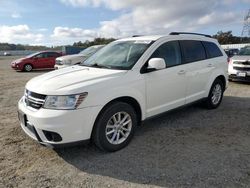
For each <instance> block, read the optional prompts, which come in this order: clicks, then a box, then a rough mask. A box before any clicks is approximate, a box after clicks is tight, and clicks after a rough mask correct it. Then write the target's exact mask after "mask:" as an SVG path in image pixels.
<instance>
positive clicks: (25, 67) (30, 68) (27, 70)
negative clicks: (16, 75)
mask: <svg viewBox="0 0 250 188" xmlns="http://www.w3.org/2000/svg"><path fill="white" fill-rule="evenodd" d="M32 69H33V67H32V65H31V64H25V65H24V66H23V70H24V71H25V72H30V71H32Z"/></svg>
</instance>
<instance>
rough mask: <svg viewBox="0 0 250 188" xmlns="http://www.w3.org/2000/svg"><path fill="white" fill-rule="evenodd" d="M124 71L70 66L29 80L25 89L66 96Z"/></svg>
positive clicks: (117, 75)
mask: <svg viewBox="0 0 250 188" xmlns="http://www.w3.org/2000/svg"><path fill="white" fill-rule="evenodd" d="M126 72H127V71H126V70H112V69H102V68H92V67H84V66H71V67H67V68H64V69H59V70H55V71H52V72H49V73H46V74H43V75H41V76H38V77H35V78H33V79H31V80H30V81H29V82H28V83H27V84H26V89H28V90H30V91H33V92H35V93H39V94H44V95H66V94H76V93H81V92H85V91H86V89H87V88H86V87H88V86H91V85H93V84H97V83H103V82H104V81H105V82H106V81H108V80H111V79H115V78H117V77H120V76H122V75H124V74H125V73H126Z"/></svg>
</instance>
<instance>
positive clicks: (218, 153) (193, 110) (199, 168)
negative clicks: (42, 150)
mask: <svg viewBox="0 0 250 188" xmlns="http://www.w3.org/2000/svg"><path fill="white" fill-rule="evenodd" d="M249 111H250V98H239V97H229V96H225V97H224V100H223V102H222V104H221V106H220V107H219V108H218V109H216V110H206V109H204V108H202V107H200V106H199V105H190V106H186V107H183V108H181V109H178V110H174V111H171V112H168V113H164V114H162V115H160V116H158V117H155V118H152V119H150V120H147V121H145V122H143V123H142V125H141V126H139V127H137V131H136V134H135V136H134V139H133V140H132V142H131V143H130V144H129V145H128V146H127V147H126V148H124V149H122V150H120V151H117V152H114V153H105V152H102V151H99V150H98V149H97V148H96V147H94V146H93V145H87V146H78V147H72V148H62V149H56V150H55V151H56V152H57V153H58V155H59V156H60V157H61V158H63V159H64V160H65V161H66V162H67V163H70V164H71V165H73V166H75V167H76V168H77V169H79V170H81V171H83V172H86V173H91V174H96V175H101V176H108V177H111V178H115V179H119V180H124V181H129V182H133V183H138V184H150V185H157V186H164V187H166V186H170V187H172V186H185V187H192V186H198V187H203V186H204V185H211V186H215V185H218V184H217V183H223V182H224V183H225V182H227V183H230V182H232V183H234V182H233V181H234V180H235V177H237V178H238V177H239V176H243V175H242V174H244V173H245V171H244V168H242V165H243V164H245V163H246V162H248V164H249V162H250V159H249V155H248V156H246V155H244V153H250V146H249V144H247V145H245V143H244V140H245V141H247V143H250V137H249V135H250V128H249V127H250V124H249V122H250V119H249ZM236 112H237V113H238V114H240V115H237V116H236V115H235V116H233V114H235V113H236ZM239 119H240V120H241V123H240V124H239ZM239 138H241V139H242V140H241V139H239ZM243 147H244V152H242V151H243V149H242V148H243ZM232 185H234V186H235V185H237V184H232Z"/></svg>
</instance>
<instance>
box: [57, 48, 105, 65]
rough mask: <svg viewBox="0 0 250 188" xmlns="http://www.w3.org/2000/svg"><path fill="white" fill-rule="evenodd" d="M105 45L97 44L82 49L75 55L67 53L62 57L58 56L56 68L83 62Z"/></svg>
mask: <svg viewBox="0 0 250 188" xmlns="http://www.w3.org/2000/svg"><path fill="white" fill-rule="evenodd" d="M103 46H104V45H95V46H91V47H88V48H86V49H85V50H83V51H81V52H80V53H79V54H75V55H66V56H62V57H58V58H56V64H55V69H60V68H65V67H68V66H72V65H76V64H80V63H82V62H83V61H84V60H86V59H87V58H88V57H90V56H91V55H93V54H94V53H96V52H97V51H98V50H100V49H101V48H102V47H103Z"/></svg>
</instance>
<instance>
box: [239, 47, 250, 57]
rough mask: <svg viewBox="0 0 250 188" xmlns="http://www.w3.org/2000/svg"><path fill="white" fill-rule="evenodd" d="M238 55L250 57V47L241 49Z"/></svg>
mask: <svg viewBox="0 0 250 188" xmlns="http://www.w3.org/2000/svg"><path fill="white" fill-rule="evenodd" d="M238 55H250V47H246V48H241V49H240V52H239V54H238Z"/></svg>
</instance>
